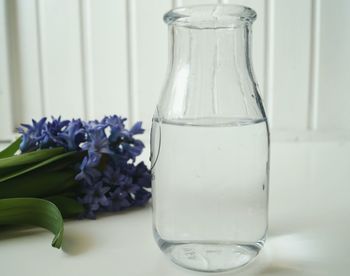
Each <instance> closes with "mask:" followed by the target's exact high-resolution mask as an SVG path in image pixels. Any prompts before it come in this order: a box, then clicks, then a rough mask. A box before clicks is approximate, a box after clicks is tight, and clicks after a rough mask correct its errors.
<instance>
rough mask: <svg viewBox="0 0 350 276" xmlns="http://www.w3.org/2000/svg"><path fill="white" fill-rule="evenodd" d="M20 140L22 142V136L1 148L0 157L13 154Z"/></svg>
mask: <svg viewBox="0 0 350 276" xmlns="http://www.w3.org/2000/svg"><path fill="white" fill-rule="evenodd" d="M21 142H22V136H21V137H19V138H17V139H16V141H14V142H13V143H11V144H10V145H9V146H8V147H7V148H5V149H3V150H2V151H1V152H0V159H1V158H6V157H10V156H12V155H14V154H15V153H16V152H17V151H18V149H19V145H20V144H21Z"/></svg>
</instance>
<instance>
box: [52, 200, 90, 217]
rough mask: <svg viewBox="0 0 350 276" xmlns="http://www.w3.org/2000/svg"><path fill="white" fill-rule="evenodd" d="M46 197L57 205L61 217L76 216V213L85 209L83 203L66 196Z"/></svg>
mask: <svg viewBox="0 0 350 276" xmlns="http://www.w3.org/2000/svg"><path fill="white" fill-rule="evenodd" d="M46 199H47V200H49V201H51V202H52V203H54V204H55V205H56V206H57V208H58V209H59V210H60V212H61V214H62V217H64V218H70V217H76V216H77V215H79V214H81V213H83V212H84V210H85V209H84V207H83V205H82V204H80V203H79V202H78V201H76V200H75V199H73V198H69V197H66V196H61V195H58V196H50V197H47V198H46Z"/></svg>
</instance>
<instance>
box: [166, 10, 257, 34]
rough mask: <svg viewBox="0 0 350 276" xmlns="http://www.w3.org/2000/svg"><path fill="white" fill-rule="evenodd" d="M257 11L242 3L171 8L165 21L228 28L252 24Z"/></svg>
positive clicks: (198, 27)
mask: <svg viewBox="0 0 350 276" xmlns="http://www.w3.org/2000/svg"><path fill="white" fill-rule="evenodd" d="M255 19H256V12H255V11H254V10H253V9H251V8H249V7H245V6H240V5H199V6H198V5H197V6H189V7H180V8H176V9H173V10H170V11H169V12H167V13H166V14H165V15H164V22H165V23H167V24H168V25H176V26H181V27H186V28H193V29H222V28H224V29H226V28H237V27H239V26H241V25H246V24H251V23H252V22H254V20H255Z"/></svg>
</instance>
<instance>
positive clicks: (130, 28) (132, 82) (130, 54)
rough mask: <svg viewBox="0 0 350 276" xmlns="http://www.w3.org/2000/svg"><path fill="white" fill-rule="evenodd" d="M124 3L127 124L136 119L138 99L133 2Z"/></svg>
mask: <svg viewBox="0 0 350 276" xmlns="http://www.w3.org/2000/svg"><path fill="white" fill-rule="evenodd" d="M125 1H126V14H127V20H126V28H127V32H126V33H127V60H128V92H129V93H128V107H129V122H130V124H132V123H134V121H135V120H136V117H137V109H138V99H137V69H136V60H137V51H136V45H137V43H136V42H137V40H136V37H135V36H136V28H135V24H136V22H135V20H136V16H135V15H134V13H135V2H134V0H125Z"/></svg>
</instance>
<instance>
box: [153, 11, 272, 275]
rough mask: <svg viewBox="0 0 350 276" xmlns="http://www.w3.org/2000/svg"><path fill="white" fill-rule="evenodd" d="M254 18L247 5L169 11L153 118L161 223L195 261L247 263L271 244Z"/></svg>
mask: <svg viewBox="0 0 350 276" xmlns="http://www.w3.org/2000/svg"><path fill="white" fill-rule="evenodd" d="M232 14H233V15H232ZM254 18H255V12H254V11H252V10H250V9H248V8H245V7H240V6H200V7H192V8H188V9H186V8H183V9H176V10H173V11H171V12H169V13H168V14H167V15H166V16H165V20H166V22H167V23H168V24H169V30H170V32H169V33H170V64H169V72H168V77H167V81H166V84H165V87H164V90H163V92H162V96H161V99H160V101H159V103H158V105H157V108H156V112H155V114H154V118H153V125H152V135H151V162H152V175H153V180H152V191H153V227H154V234H155V238H156V240H157V242H158V244H159V246H160V248H161V249H162V250H163V251H164V252H165V253H166V254H167V255H169V256H170V257H171V259H172V260H173V261H174V262H176V263H178V264H179V265H181V266H184V267H187V268H190V269H195V270H201V271H223V270H227V269H232V268H237V267H241V266H243V265H245V264H246V263H248V262H249V261H251V260H252V259H253V258H254V257H255V256H256V255H257V254H258V252H259V251H260V249H261V248H262V246H263V244H264V240H265V235H266V231H267V208H268V174H269V130H268V123H267V118H266V115H265V112H264V108H263V105H262V103H261V99H260V95H259V93H258V89H257V84H256V81H255V79H254V75H253V73H252V72H253V71H252V67H251V63H250V49H249V45H250V33H251V22H252V21H253V20H254Z"/></svg>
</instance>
